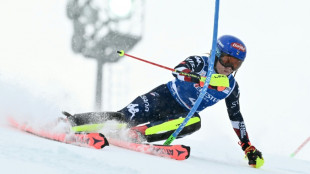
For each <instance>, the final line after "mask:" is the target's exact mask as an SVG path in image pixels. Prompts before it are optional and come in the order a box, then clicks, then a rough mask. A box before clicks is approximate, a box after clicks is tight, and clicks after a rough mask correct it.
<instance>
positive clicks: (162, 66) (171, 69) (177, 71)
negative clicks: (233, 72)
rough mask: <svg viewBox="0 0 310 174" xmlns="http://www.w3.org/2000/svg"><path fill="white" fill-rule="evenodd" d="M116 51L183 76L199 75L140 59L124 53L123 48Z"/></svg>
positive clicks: (198, 77)
mask: <svg viewBox="0 0 310 174" xmlns="http://www.w3.org/2000/svg"><path fill="white" fill-rule="evenodd" d="M117 53H118V54H119V55H120V56H127V57H131V58H134V59H136V60H140V61H142V62H145V63H149V64H151V65H155V66H158V67H160V68H164V69H166V70H169V71H172V72H176V73H179V74H182V75H185V76H189V77H194V78H197V79H200V76H197V75H194V74H188V73H185V72H182V71H179V70H176V69H173V68H169V67H167V66H164V65H160V64H157V63H154V62H151V61H148V60H144V59H141V58H139V57H136V56H132V55H130V54H126V53H125V52H124V51H123V50H120V51H117Z"/></svg>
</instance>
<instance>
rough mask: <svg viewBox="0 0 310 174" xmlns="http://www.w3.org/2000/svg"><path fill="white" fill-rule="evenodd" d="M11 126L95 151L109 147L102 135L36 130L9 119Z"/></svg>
mask: <svg viewBox="0 0 310 174" xmlns="http://www.w3.org/2000/svg"><path fill="white" fill-rule="evenodd" d="M8 121H9V122H10V124H11V125H12V126H14V127H16V128H18V129H20V130H22V131H25V132H28V133H31V134H33V135H36V136H39V137H43V138H46V139H50V140H55V141H58V142H63V143H67V144H73V145H77V146H82V147H90V148H95V149H102V148H104V147H105V146H108V145H109V142H108V141H107V139H106V138H105V136H104V135H103V134H101V133H54V132H49V131H46V130H43V129H41V130H36V129H34V128H32V127H31V126H29V125H28V124H26V123H25V124H20V123H18V122H17V121H16V120H14V119H13V118H9V119H8Z"/></svg>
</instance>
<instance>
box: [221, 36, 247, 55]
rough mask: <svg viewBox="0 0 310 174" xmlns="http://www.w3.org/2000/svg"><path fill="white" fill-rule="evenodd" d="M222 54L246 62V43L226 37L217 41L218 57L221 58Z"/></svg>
mask: <svg viewBox="0 0 310 174" xmlns="http://www.w3.org/2000/svg"><path fill="white" fill-rule="evenodd" d="M222 53H226V54H229V55H231V56H233V57H236V58H237V59H240V60H242V61H244V59H245V57H246V47H245V45H244V43H243V42H242V41H241V40H240V39H238V38H236V37H235V36H231V35H224V36H221V37H220V38H218V40H217V48H216V56H217V57H220V56H221V55H222Z"/></svg>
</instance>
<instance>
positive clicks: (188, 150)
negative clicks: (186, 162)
mask: <svg viewBox="0 0 310 174" xmlns="http://www.w3.org/2000/svg"><path fill="white" fill-rule="evenodd" d="M182 147H183V148H185V149H186V150H187V155H186V156H185V159H187V158H188V157H189V156H190V154H191V147H189V146H185V145H182Z"/></svg>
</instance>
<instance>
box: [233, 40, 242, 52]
mask: <svg viewBox="0 0 310 174" xmlns="http://www.w3.org/2000/svg"><path fill="white" fill-rule="evenodd" d="M231 46H232V47H234V48H236V49H237V50H240V51H242V52H245V47H244V46H243V45H241V44H240V43H237V42H233V43H231Z"/></svg>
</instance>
